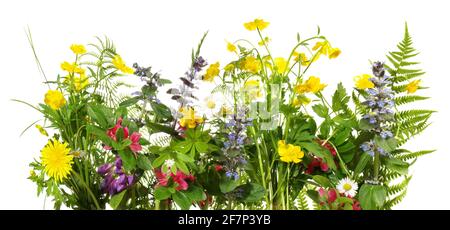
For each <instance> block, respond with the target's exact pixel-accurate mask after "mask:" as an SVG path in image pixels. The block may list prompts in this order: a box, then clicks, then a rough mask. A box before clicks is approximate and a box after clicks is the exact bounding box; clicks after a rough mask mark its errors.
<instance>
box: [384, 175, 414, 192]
mask: <svg viewBox="0 0 450 230" xmlns="http://www.w3.org/2000/svg"><path fill="white" fill-rule="evenodd" d="M411 178H412V177H411V176H407V177H405V179H404V180H402V181H401V182H400V183H397V184H394V185H389V187H388V188H387V194H388V195H389V196H392V195H395V194H397V193H400V192H402V191H404V190H406V189H407V187H408V184H409V181H410V180H411Z"/></svg>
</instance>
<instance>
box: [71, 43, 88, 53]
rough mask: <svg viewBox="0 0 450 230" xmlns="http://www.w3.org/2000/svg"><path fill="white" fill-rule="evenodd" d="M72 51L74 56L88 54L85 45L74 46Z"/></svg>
mask: <svg viewBox="0 0 450 230" xmlns="http://www.w3.org/2000/svg"><path fill="white" fill-rule="evenodd" d="M70 49H71V50H72V52H73V53H74V54H78V55H80V54H85V53H86V48H85V47H84V45H80V44H73V45H71V46H70Z"/></svg>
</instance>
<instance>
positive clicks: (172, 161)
mask: <svg viewBox="0 0 450 230" xmlns="http://www.w3.org/2000/svg"><path fill="white" fill-rule="evenodd" d="M164 164H165V165H166V166H167V168H171V167H172V166H173V165H174V164H175V161H174V160H173V159H167V160H165V161H164Z"/></svg>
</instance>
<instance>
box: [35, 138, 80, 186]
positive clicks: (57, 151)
mask: <svg viewBox="0 0 450 230" xmlns="http://www.w3.org/2000/svg"><path fill="white" fill-rule="evenodd" d="M67 145H68V144H67V143H61V142H59V141H58V140H56V139H53V140H50V141H49V142H48V143H47V145H46V146H45V147H44V148H43V149H42V150H41V160H42V166H44V172H45V173H46V174H47V175H48V176H49V177H51V178H53V179H54V180H55V181H57V182H61V181H63V179H65V178H67V176H68V175H69V174H70V172H71V171H72V164H73V156H72V155H71V154H69V152H70V148H68V147H67Z"/></svg>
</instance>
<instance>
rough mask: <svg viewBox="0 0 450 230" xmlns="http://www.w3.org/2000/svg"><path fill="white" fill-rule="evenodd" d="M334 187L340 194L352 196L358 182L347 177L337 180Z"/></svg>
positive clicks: (354, 193)
mask: <svg viewBox="0 0 450 230" xmlns="http://www.w3.org/2000/svg"><path fill="white" fill-rule="evenodd" d="M336 189H337V190H338V191H339V193H341V194H344V195H346V196H350V197H354V196H355V195H356V190H358V184H357V183H356V182H355V181H353V180H351V179H350V178H348V177H347V178H344V179H342V180H340V181H339V183H338V185H337V186H336Z"/></svg>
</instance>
